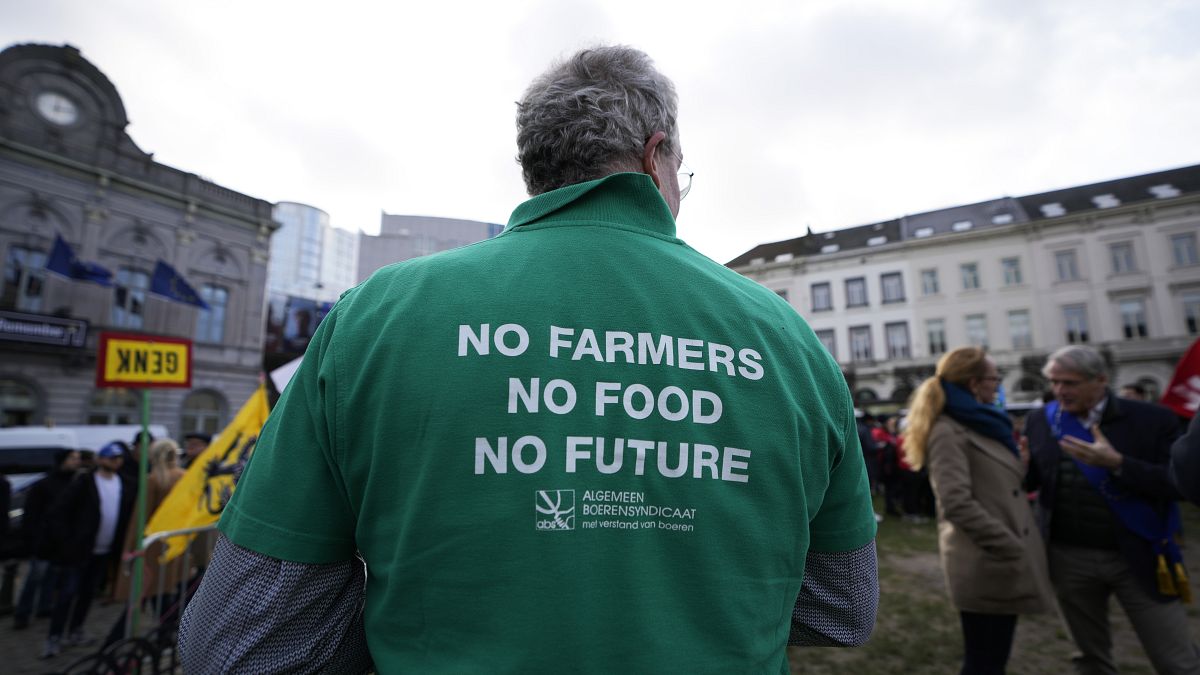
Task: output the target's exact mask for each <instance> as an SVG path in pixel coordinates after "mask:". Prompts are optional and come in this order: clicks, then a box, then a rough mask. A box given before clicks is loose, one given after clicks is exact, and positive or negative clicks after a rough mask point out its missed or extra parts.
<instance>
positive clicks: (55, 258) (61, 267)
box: [46, 234, 112, 286]
mask: <svg viewBox="0 0 1200 675" xmlns="http://www.w3.org/2000/svg"><path fill="white" fill-rule="evenodd" d="M46 269H48V270H50V271H51V272H57V273H58V274H61V275H63V276H64V277H67V278H68V279H76V280H79V281H90V282H92V283H96V284H100V285H101V286H112V272H110V271H108V270H107V269H106V268H104V267H102V266H101V265H99V264H97V263H94V262H84V261H82V260H80V259H79V258H77V257H75V250H74V249H72V248H71V245H70V244H68V243H67V242H66V240H65V239H63V238H62V235H61V234H55V235H54V246H53V248H51V249H50V257H49V258H47V259H46Z"/></svg>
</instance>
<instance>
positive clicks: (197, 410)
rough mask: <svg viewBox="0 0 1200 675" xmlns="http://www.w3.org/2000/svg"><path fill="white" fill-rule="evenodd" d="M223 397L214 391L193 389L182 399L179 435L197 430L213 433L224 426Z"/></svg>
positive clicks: (224, 408) (224, 407) (224, 406)
mask: <svg viewBox="0 0 1200 675" xmlns="http://www.w3.org/2000/svg"><path fill="white" fill-rule="evenodd" d="M225 410H226V405H225V397H223V396H221V395H220V394H218V393H216V392H214V391H206V390H200V391H193V392H192V393H190V394H188V397H187V398H185V399H184V400H183V416H182V417H181V418H180V420H179V432H180V436H182V435H183V434H190V433H192V432H199V433H204V434H215V433H217V432H219V431H220V430H221V429H222V428H224V426H225Z"/></svg>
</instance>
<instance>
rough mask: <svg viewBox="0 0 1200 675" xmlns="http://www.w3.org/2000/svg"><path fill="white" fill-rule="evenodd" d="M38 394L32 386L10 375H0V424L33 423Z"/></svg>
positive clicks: (18, 424)
mask: <svg viewBox="0 0 1200 675" xmlns="http://www.w3.org/2000/svg"><path fill="white" fill-rule="evenodd" d="M37 408H38V394H37V391H35V390H34V388H33V387H31V386H29V385H28V384H26V383H25V382H22V381H21V380H18V379H15V378H12V377H0V416H2V417H0V426H3V427H18V426H25V425H28V424H33V416H34V413H35V412H36V411H37Z"/></svg>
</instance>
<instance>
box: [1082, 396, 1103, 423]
mask: <svg viewBox="0 0 1200 675" xmlns="http://www.w3.org/2000/svg"><path fill="white" fill-rule="evenodd" d="M1107 405H1108V397H1107V396H1104V397H1101V399H1100V402H1099V403H1097V404H1096V405H1094V406H1092V409H1091V410H1089V411H1088V416H1087V420H1085V421H1084V424H1083V428H1084V429H1091V428H1092V427H1094V426H1096V425H1097V424H1100V420H1101V419H1103V417H1104V408H1105V406H1107Z"/></svg>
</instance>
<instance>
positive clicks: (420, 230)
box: [358, 213, 504, 281]
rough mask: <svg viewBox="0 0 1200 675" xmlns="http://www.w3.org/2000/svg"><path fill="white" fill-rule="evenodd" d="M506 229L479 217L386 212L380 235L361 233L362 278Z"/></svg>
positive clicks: (380, 223) (359, 254)
mask: <svg viewBox="0 0 1200 675" xmlns="http://www.w3.org/2000/svg"><path fill="white" fill-rule="evenodd" d="M503 229H504V226H503V225H500V224H497V223H484V222H481V221H478V220H461V219H458V218H437V217H433V216H401V215H395V214H391V213H384V214H383V215H382V216H381V217H380V220H379V234H378V235H370V234H363V235H360V236H359V247H358V281H363V280H365V279H366V278H367V277H369V276H371V275H372V274H374V273H375V270H377V269H379V268H380V267H383V266H384V265H390V264H392V263H394V262H399V261H401V260H408V259H409V258H416V257H418V256H423V255H429V254H430V253H437V252H438V251H445V250H448V249H452V248H458V247H459V246H466V245H467V244H473V243H475V242H477V241H482V240H484V239H488V238H490V237H494V236H496V235H497V234H500V232H501V231H502V230H503Z"/></svg>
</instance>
